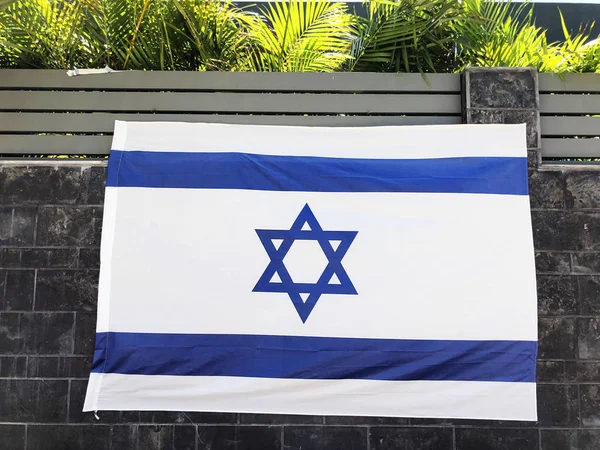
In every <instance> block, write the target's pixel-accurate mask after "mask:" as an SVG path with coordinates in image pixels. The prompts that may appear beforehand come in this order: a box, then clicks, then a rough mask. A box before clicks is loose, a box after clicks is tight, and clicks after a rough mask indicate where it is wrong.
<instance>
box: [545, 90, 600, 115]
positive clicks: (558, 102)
mask: <svg viewBox="0 0 600 450" xmlns="http://www.w3.org/2000/svg"><path fill="white" fill-rule="evenodd" d="M540 112H541V113H542V114H600V95H595V94H592V95H576V94H571V95H570V94H557V95H549V94H542V95H540Z"/></svg>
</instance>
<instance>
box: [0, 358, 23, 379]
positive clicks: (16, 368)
mask: <svg viewBox="0 0 600 450" xmlns="http://www.w3.org/2000/svg"><path fill="white" fill-rule="evenodd" d="M26 376H27V358H26V357H25V356H0V378H25V377H26Z"/></svg>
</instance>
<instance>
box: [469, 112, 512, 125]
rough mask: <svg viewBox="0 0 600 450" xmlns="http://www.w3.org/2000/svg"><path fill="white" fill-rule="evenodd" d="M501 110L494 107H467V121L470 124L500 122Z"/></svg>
mask: <svg viewBox="0 0 600 450" xmlns="http://www.w3.org/2000/svg"><path fill="white" fill-rule="evenodd" d="M502 120H503V115H502V111H498V110H495V109H477V108H469V109H468V110H467V123H472V124H490V123H502Z"/></svg>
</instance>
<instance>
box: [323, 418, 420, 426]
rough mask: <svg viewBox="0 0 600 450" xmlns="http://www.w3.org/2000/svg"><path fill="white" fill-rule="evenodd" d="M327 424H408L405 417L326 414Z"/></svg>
mask: <svg viewBox="0 0 600 450" xmlns="http://www.w3.org/2000/svg"><path fill="white" fill-rule="evenodd" d="M325 423H326V424H327V425H408V424H409V419H407V418H404V417H357V416H326V417H325Z"/></svg>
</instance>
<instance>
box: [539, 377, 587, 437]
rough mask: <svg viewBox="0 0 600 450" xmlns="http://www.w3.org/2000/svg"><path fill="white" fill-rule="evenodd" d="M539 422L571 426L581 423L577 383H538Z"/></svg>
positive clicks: (544, 424)
mask: <svg viewBox="0 0 600 450" xmlns="http://www.w3.org/2000/svg"><path fill="white" fill-rule="evenodd" d="M537 393H538V394H537V395H538V423H539V424H540V425H543V426H560V427H569V426H576V425H577V424H579V407H578V399H577V386H576V385H559V384H538V386H537Z"/></svg>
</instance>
